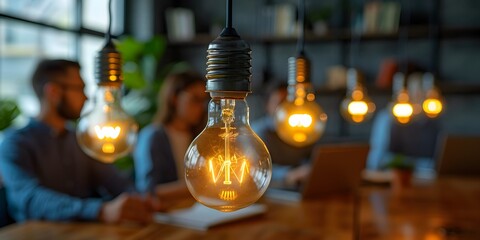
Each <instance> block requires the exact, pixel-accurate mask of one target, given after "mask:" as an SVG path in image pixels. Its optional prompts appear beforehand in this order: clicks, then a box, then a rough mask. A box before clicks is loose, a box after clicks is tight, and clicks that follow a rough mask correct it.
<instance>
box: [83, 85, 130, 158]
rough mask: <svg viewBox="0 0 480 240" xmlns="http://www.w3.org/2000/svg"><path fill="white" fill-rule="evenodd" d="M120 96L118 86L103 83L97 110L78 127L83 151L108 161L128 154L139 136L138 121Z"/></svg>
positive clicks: (97, 93)
mask: <svg viewBox="0 0 480 240" xmlns="http://www.w3.org/2000/svg"><path fill="white" fill-rule="evenodd" d="M120 96H121V93H120V89H118V87H111V86H100V87H99V88H98V90H97V92H96V98H95V102H94V107H93V109H92V110H91V111H90V112H88V113H86V114H85V115H84V116H82V117H81V119H80V121H79V123H78V126H77V139H78V142H79V144H80V146H81V148H82V150H83V151H84V152H85V153H87V154H88V155H90V156H91V157H93V158H95V159H97V160H99V161H102V162H105V163H112V162H113V161H115V160H116V159H117V158H119V157H121V156H124V155H126V154H127V153H128V152H129V151H130V150H131V148H132V146H133V144H134V143H135V139H136V133H137V124H136V123H135V121H134V120H133V119H132V118H131V117H130V116H128V115H127V114H126V113H125V112H124V111H123V109H122V108H121V106H120Z"/></svg>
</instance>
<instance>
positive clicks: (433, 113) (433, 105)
mask: <svg viewBox="0 0 480 240" xmlns="http://www.w3.org/2000/svg"><path fill="white" fill-rule="evenodd" d="M442 110H443V104H442V102H441V101H440V100H439V99H436V98H427V99H425V101H423V111H424V112H425V114H426V115H427V116H428V117H430V118H435V117H437V116H438V115H439V114H440V113H441V112H442Z"/></svg>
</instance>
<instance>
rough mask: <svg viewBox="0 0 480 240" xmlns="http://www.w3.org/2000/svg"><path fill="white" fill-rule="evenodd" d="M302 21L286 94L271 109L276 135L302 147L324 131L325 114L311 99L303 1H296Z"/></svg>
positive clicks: (290, 60)
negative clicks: (305, 50)
mask: <svg viewBox="0 0 480 240" xmlns="http://www.w3.org/2000/svg"><path fill="white" fill-rule="evenodd" d="M299 5H300V7H299V19H300V20H301V21H302V24H301V26H302V27H301V28H300V30H301V31H300V34H299V35H300V36H299V39H298V47H297V50H298V56H297V57H290V58H289V59H288V96H287V99H286V101H284V102H283V103H281V104H280V106H278V107H277V109H276V111H275V127H276V132H277V135H278V136H279V137H280V139H282V140H283V141H284V142H286V143H287V144H290V145H292V146H297V147H304V146H308V145H311V144H314V143H315V142H316V141H317V140H318V139H320V137H321V136H322V135H323V132H324V131H325V125H326V122H327V115H326V114H325V112H324V111H323V109H322V107H320V105H318V104H317V103H316V102H315V93H314V90H313V86H312V84H311V82H310V61H309V60H308V58H307V57H306V56H305V53H304V45H305V40H304V39H305V2H304V1H299Z"/></svg>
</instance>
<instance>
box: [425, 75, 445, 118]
mask: <svg viewBox="0 0 480 240" xmlns="http://www.w3.org/2000/svg"><path fill="white" fill-rule="evenodd" d="M423 87H424V89H425V90H426V91H427V93H426V94H425V100H424V101H423V104H422V107H423V111H424V112H425V115H427V117H429V118H436V117H438V115H439V114H440V113H442V111H443V101H442V97H441V94H440V91H439V90H438V89H437V88H436V87H435V85H434V77H433V74H431V73H425V74H424V75H423Z"/></svg>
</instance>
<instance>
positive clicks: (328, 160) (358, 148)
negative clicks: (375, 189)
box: [266, 144, 369, 202]
mask: <svg viewBox="0 0 480 240" xmlns="http://www.w3.org/2000/svg"><path fill="white" fill-rule="evenodd" d="M368 151H369V145H368V144H334V145H322V146H319V147H316V148H315V149H314V151H313V154H312V157H311V171H310V175H309V176H308V178H307V180H306V181H305V183H304V185H303V186H300V187H299V188H298V189H291V188H288V187H281V186H280V187H278V186H276V187H271V188H269V189H268V190H267V193H266V196H267V197H268V198H270V199H273V200H283V201H295V202H296V201H299V200H307V199H314V198H320V197H322V196H326V195H330V194H335V193H343V192H353V191H354V190H355V188H356V187H358V185H360V183H361V174H362V170H363V169H364V168H365V164H366V160H367V155H368Z"/></svg>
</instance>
